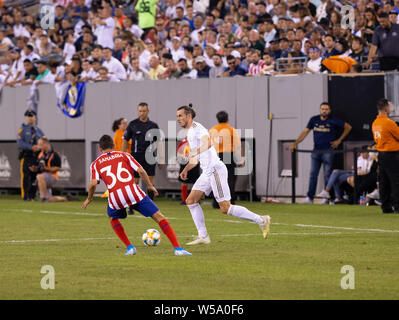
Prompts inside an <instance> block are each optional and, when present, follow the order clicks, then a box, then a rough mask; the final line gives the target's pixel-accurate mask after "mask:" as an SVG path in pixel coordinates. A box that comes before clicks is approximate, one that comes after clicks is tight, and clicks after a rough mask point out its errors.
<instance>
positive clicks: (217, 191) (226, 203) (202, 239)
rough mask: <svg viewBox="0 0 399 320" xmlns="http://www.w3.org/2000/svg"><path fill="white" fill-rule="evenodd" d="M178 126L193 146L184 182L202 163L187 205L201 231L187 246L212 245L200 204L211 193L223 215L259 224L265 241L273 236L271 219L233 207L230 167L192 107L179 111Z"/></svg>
mask: <svg viewBox="0 0 399 320" xmlns="http://www.w3.org/2000/svg"><path fill="white" fill-rule="evenodd" d="M176 115H177V122H178V123H179V125H180V126H181V127H183V128H185V129H186V130H187V140H188V143H189V145H190V150H191V151H190V154H189V156H188V158H189V159H190V161H189V162H188V164H187V165H186V167H185V168H184V170H183V171H182V172H181V173H180V177H181V179H182V180H186V179H187V173H188V171H189V170H191V169H192V168H194V167H195V166H196V165H197V163H198V162H199V163H200V166H201V169H202V174H201V175H200V177H199V178H198V180H197V181H196V182H195V184H194V185H193V187H192V189H191V192H190V195H189V196H188V198H187V200H186V204H187V206H188V208H189V210H190V213H191V216H192V218H193V220H194V224H195V226H196V227H197V230H198V237H197V238H196V239H195V240H194V241H191V242H189V243H187V245H197V244H209V243H210V242H211V240H210V237H209V235H208V232H207V229H206V226H205V218H204V213H203V211H202V208H201V206H200V205H199V201H200V200H201V199H202V197H203V195H204V194H206V195H209V194H210V193H211V191H212V192H213V195H214V197H215V199H216V201H217V202H218V204H219V207H220V210H221V211H222V213H224V214H227V215H229V216H234V217H237V218H241V219H246V220H250V221H253V222H255V223H257V224H258V225H259V227H260V229H261V230H262V233H263V237H264V238H267V236H268V235H269V233H270V217H269V216H267V215H265V216H260V215H258V214H256V213H253V212H251V211H249V210H248V209H247V208H244V207H242V206H239V205H232V204H231V203H230V200H231V196H230V189H229V184H228V182H227V177H228V173H227V168H226V165H225V164H224V163H223V162H222V161H221V160H220V159H219V157H218V155H217V153H216V149H215V148H214V146H213V145H212V143H211V139H210V135H209V133H208V130H206V129H205V128H204V126H203V125H201V124H200V123H198V122H196V121H194V120H193V119H194V118H195V115H196V113H195V111H194V109H193V108H192V106H191V104H189V105H188V106H182V107H180V108H179V109H177V114H176Z"/></svg>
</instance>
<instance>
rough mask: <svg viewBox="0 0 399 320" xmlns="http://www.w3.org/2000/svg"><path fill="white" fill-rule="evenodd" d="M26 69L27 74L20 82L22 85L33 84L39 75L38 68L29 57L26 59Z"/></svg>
mask: <svg viewBox="0 0 399 320" xmlns="http://www.w3.org/2000/svg"><path fill="white" fill-rule="evenodd" d="M24 69H25V75H24V78H23V79H21V80H20V83H21V84H22V85H31V84H32V83H33V81H34V80H35V78H36V77H37V75H38V73H37V69H36V67H35V66H34V65H33V63H32V61H30V60H29V59H25V60H24Z"/></svg>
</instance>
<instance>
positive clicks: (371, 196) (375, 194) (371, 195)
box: [366, 189, 380, 200]
mask: <svg viewBox="0 0 399 320" xmlns="http://www.w3.org/2000/svg"><path fill="white" fill-rule="evenodd" d="M366 198H369V199H373V200H378V199H379V198H380V193H379V191H378V189H375V190H374V191H373V192H370V193H368V194H367V195H366Z"/></svg>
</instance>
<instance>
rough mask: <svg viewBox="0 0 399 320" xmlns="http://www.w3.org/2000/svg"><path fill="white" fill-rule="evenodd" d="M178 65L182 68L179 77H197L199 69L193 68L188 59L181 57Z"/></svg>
mask: <svg viewBox="0 0 399 320" xmlns="http://www.w3.org/2000/svg"><path fill="white" fill-rule="evenodd" d="M177 64H178V67H179V70H180V74H179V79H196V78H197V70H195V69H191V68H189V67H188V65H187V60H186V59H184V58H181V59H180V60H179V61H178V62H177Z"/></svg>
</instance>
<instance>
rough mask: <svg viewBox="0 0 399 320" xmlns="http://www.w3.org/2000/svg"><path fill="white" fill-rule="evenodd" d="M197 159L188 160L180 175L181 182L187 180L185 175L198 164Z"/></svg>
mask: <svg viewBox="0 0 399 320" xmlns="http://www.w3.org/2000/svg"><path fill="white" fill-rule="evenodd" d="M198 162H199V161H198V159H197V158H191V159H189V161H188V163H187V165H186V166H185V167H184V169H183V170H182V172H181V173H180V178H181V179H182V180H187V173H188V172H189V171H190V170H191V169H192V168H194V167H195V166H196V165H197V164H198Z"/></svg>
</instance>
